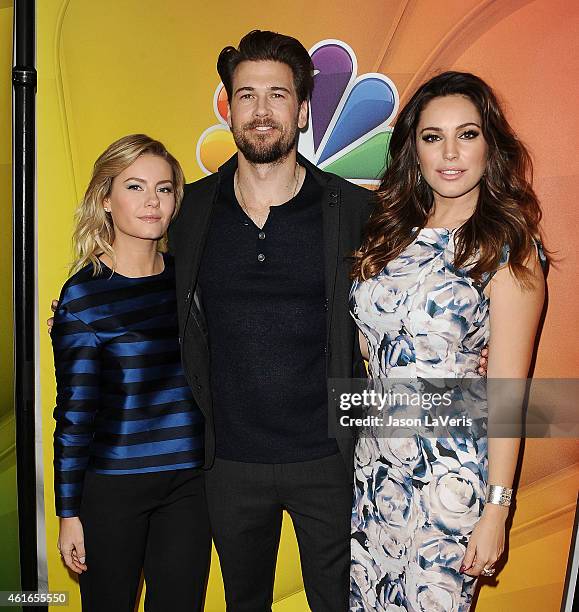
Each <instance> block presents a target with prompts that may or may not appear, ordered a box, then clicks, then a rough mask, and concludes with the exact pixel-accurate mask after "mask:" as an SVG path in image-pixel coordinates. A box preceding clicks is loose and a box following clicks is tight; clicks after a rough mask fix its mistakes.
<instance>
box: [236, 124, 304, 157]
mask: <svg viewBox="0 0 579 612" xmlns="http://www.w3.org/2000/svg"><path fill="white" fill-rule="evenodd" d="M261 126H271V127H272V128H274V129H275V130H277V131H278V132H279V137H278V138H275V139H272V138H271V135H270V134H268V135H264V136H263V137H262V136H260V135H259V133H255V132H254V133H253V134H254V135H252V137H251V138H248V136H247V134H246V132H248V131H249V130H253V129H255V128H256V127H261ZM231 131H232V133H233V139H234V140H235V144H236V145H237V148H238V149H239V150H240V151H241V153H243V156H244V157H245V159H247V161H248V162H250V163H252V164H279V163H281V162H283V161H284V159H285V158H286V157H287V156H288V154H289V153H290V151H291V150H292V149H293V148H294V146H295V144H296V138H297V133H298V126H297V122H296V123H295V124H294V125H292V126H290V129H289V131H287V132H284V130H283V128H282V126H281V125H280V124H279V123H275V122H274V121H271V120H270V121H252V122H251V123H246V124H245V125H244V126H242V127H240V128H232V130H231Z"/></svg>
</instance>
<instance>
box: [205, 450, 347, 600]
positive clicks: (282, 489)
mask: <svg viewBox="0 0 579 612" xmlns="http://www.w3.org/2000/svg"><path fill="white" fill-rule="evenodd" d="M205 479H206V490H207V503H208V506H209V515H210V517H211V527H212V531H213V540H214V542H215V546H216V548H217V552H218V554H219V561H220V564H221V573H222V575H223V582H224V584H225V598H226V601H227V610H228V612H269V611H270V610H271V604H272V601H273V583H274V577H275V564H276V558H277V550H278V545H279V539H280V531H281V523H282V511H283V510H284V509H285V510H287V512H288V513H289V515H290V517H291V519H292V521H293V524H294V528H295V531H296V536H297V541H298V546H299V551H300V560H301V566H302V575H303V579H304V586H305V590H306V596H307V599H308V603H309V606H310V608H311V609H312V612H346V611H347V610H348V593H349V565H350V517H351V513H352V485H351V483H350V482H349V480H348V477H347V474H346V467H345V465H344V460H343V459H342V456H341V455H340V454H337V455H333V456H331V457H326V458H324V459H318V460H315V461H305V462H302V463H285V464H262V463H240V462H236V461H225V460H221V459H216V460H215V464H214V466H213V467H212V468H211V469H210V470H209V471H208V472H207V473H206V475H205Z"/></svg>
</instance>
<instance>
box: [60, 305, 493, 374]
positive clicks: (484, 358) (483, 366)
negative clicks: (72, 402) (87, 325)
mask: <svg viewBox="0 0 579 612" xmlns="http://www.w3.org/2000/svg"><path fill="white" fill-rule="evenodd" d="M53 303H54V302H53ZM57 303H58V302H57ZM488 356H489V349H488V348H486V347H485V348H484V349H483V350H482V351H481V352H480V357H479V358H478V373H479V374H480V375H481V376H486V375H487V367H488Z"/></svg>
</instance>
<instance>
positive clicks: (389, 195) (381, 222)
mask: <svg viewBox="0 0 579 612" xmlns="http://www.w3.org/2000/svg"><path fill="white" fill-rule="evenodd" d="M454 95H460V96H465V97H466V98H468V99H469V100H470V101H471V102H472V103H473V104H474V105H475V107H476V108H477V109H478V112H479V114H480V116H481V120H482V124H481V131H482V134H483V136H484V138H485V140H486V142H487V145H488V156H487V162H486V169H485V172H484V175H483V177H482V179H481V182H480V190H479V196H478V202H477V205H476V209H475V211H474V213H473V214H472V216H471V217H470V218H469V219H468V221H466V222H465V223H464V224H463V225H462V226H461V227H460V228H459V229H458V230H457V232H456V234H455V261H454V265H455V266H456V267H457V268H463V267H465V266H466V265H467V264H468V266H469V268H468V273H469V275H470V276H471V277H473V278H474V279H475V280H480V279H481V277H482V275H483V274H484V273H487V272H492V271H494V270H496V269H497V267H498V266H499V262H500V259H501V255H502V252H503V247H504V246H505V245H508V247H509V250H510V254H509V261H508V265H509V267H510V268H511V271H512V272H513V274H514V275H515V277H516V278H517V279H518V280H519V281H520V282H521V283H522V284H523V285H527V284H528V282H529V280H530V276H529V272H528V270H527V268H526V266H525V262H526V260H527V258H528V257H529V255H530V253H531V249H532V248H534V245H533V241H534V240H535V239H538V238H540V232H539V222H540V220H541V207H540V205H539V201H538V199H537V196H536V195H535V192H534V191H533V187H532V177H533V167H532V161H531V156H530V155H529V152H528V151H527V149H526V148H525V146H524V145H523V143H522V142H521V141H520V140H519V139H518V138H517V136H516V134H515V133H514V131H513V129H512V128H511V126H510V125H509V123H508V121H507V120H506V118H505V115H504V113H503V111H502V110H501V107H500V104H499V102H498V100H497V97H496V95H495V93H494V92H493V90H492V89H491V88H490V87H489V86H488V85H487V84H486V83H485V82H484V81H483V80H482V79H480V78H479V77H477V76H475V75H474V74H470V73H467V72H444V73H442V74H439V75H437V76H435V77H434V78H432V79H430V80H429V81H427V82H426V83H424V85H422V86H421V87H420V88H419V89H418V91H416V93H415V94H414V95H413V96H412V98H411V99H410V100H409V102H408V103H407V104H406V105H405V106H404V108H403V109H402V110H401V111H400V114H399V115H398V119H397V120H396V124H395V126H394V130H393V132H392V135H391V139H390V145H389V149H388V165H387V169H386V171H385V173H384V176H383V178H382V181H381V184H380V187H379V188H378V190H377V191H376V193H375V197H376V207H375V209H374V212H373V214H372V215H371V217H370V220H369V221H368V224H367V226H366V231H365V236H364V241H363V243H362V246H361V247H360V249H359V250H358V251H356V252H355V253H354V267H353V272H352V276H353V277H354V278H356V279H360V280H363V279H367V278H370V277H372V276H375V275H376V274H378V273H379V272H380V270H382V269H383V268H384V267H385V266H386V264H387V263H388V262H389V261H391V260H392V259H394V258H395V257H397V256H398V255H399V254H400V253H401V252H402V251H403V250H404V249H405V248H406V247H407V246H408V245H409V244H410V243H411V242H412V241H413V240H414V238H415V237H416V234H417V231H418V230H420V229H421V228H423V227H424V226H425V224H426V222H427V219H428V216H429V215H430V213H431V210H432V206H433V204H434V196H433V193H432V189H431V188H430V186H429V185H428V184H427V183H426V181H425V180H420V172H419V166H418V153H417V149H416V130H417V126H418V122H419V119H420V115H421V113H422V110H423V109H424V107H425V106H426V105H427V104H428V103H429V102H430V101H431V100H433V99H434V98H439V97H443V96H454ZM414 228H418V230H415V231H413V229H414Z"/></svg>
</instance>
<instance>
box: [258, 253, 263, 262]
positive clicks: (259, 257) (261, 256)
mask: <svg viewBox="0 0 579 612" xmlns="http://www.w3.org/2000/svg"><path fill="white" fill-rule="evenodd" d="M257 261H265V255H264V254H263V253H260V254H259V255H258V256H257Z"/></svg>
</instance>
